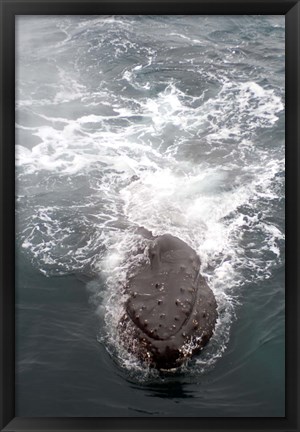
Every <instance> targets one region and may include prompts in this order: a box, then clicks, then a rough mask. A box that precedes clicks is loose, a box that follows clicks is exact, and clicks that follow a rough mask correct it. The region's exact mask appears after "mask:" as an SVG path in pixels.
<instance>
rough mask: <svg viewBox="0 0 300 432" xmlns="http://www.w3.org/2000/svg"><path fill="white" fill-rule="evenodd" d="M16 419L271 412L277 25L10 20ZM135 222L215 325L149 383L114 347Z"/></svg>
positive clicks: (280, 211) (279, 401)
mask: <svg viewBox="0 0 300 432" xmlns="http://www.w3.org/2000/svg"><path fill="white" fill-rule="evenodd" d="M16 28H17V34H16V41H17V58H16V76H17V81H16V91H17V98H16V182H17V198H16V222H17V234H16V244H17V247H16V249H17V259H16V282H17V283H16V386H17V387H16V394H17V400H16V411H17V412H16V414H17V415H18V416H68V417H69V416H97V417H98V416H179V417H183V416H197V417H198V416H211V417H217V416H234V417H236V416H284V414H285V412H284V403H285V393H284V387H285V376H284V375H285V358H284V342H285V337H284V319H285V307H284V292H285V287H284V269H285V259H284V219H285V215H284V200H285V197H284V178H285V177H284V176H285V171H284V170H285V167H284V165H285V164H284V121H285V119H284V17H280V16H234V17H230V16H222V17H218V16H209V17H206V16H141V17H139V16H136V17H130V16H125V17H121V16H118V17H112V16H109V17H98V16H93V17H89V16H85V17H76V16H73V17H67V16H65V17H64V16H60V17H55V16H53V17H51V16H48V17H43V16H40V17H30V16H23V17H18V19H17V26H16ZM141 225H142V226H145V227H146V228H148V229H149V230H151V231H152V232H153V233H154V234H157V235H158V234H162V233H165V232H169V233H171V234H173V235H176V236H178V237H180V238H181V239H183V240H184V241H186V242H187V243H188V244H190V245H191V246H192V247H193V248H194V249H195V250H196V251H197V252H198V253H199V256H200V258H201V261H202V268H201V271H202V273H203V274H204V275H205V276H206V278H207V280H208V283H209V285H210V286H211V288H212V289H213V291H214V293H215V296H216V299H217V302H218V312H219V319H218V323H217V326H216V331H215V334H214V336H213V338H212V339H211V341H210V343H209V344H208V346H207V347H206V348H205V349H204V350H203V352H202V353H201V354H200V355H199V356H197V357H196V358H194V359H193V360H192V361H190V362H189V363H188V364H187V365H185V366H184V368H182V370H180V371H178V372H177V373H174V374H171V375H159V374H158V373H157V372H155V371H151V370H148V369H146V368H145V367H144V366H143V365H141V364H139V362H138V361H137V360H136V359H135V358H134V357H133V356H132V355H130V354H128V353H127V352H126V351H124V349H123V348H122V347H121V346H120V344H119V341H118V334H117V332H116V324H117V322H118V319H119V318H120V316H121V314H122V304H123V296H122V292H120V288H119V284H118V282H122V281H124V278H125V276H126V273H127V272H128V271H130V268H131V266H132V265H133V264H134V257H133V256H132V250H134V249H135V248H136V247H137V246H138V244H139V243H140V242H141V241H142V240H141V239H140V238H138V237H137V236H136V234H135V232H134V229H135V228H136V227H137V226H141Z"/></svg>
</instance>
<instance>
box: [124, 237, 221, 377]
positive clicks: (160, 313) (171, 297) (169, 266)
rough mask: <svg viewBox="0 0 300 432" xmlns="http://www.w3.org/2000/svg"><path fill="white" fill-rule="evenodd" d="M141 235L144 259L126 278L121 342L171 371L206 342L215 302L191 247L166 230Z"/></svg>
mask: <svg viewBox="0 0 300 432" xmlns="http://www.w3.org/2000/svg"><path fill="white" fill-rule="evenodd" d="M144 234H145V235H146V237H148V239H150V244H149V248H148V254H149V262H148V263H147V264H143V265H141V266H140V267H139V268H138V269H136V274H135V275H134V276H132V277H131V278H129V279H128V281H127V285H126V288H125V292H126V293H127V294H128V296H129V297H128V300H127V302H126V304H125V314H124V315H123V317H122V318H121V320H120V322H119V330H120V335H121V340H122V342H123V344H124V346H125V347H126V349H127V350H128V351H130V352H132V353H133V354H134V355H135V356H137V357H138V358H139V359H141V360H142V361H143V362H146V363H147V364H148V365H149V366H151V367H155V368H157V369H162V370H169V369H174V368H178V367H179V366H180V365H181V364H182V363H183V362H185V361H186V359H187V358H189V357H191V356H192V355H193V354H195V353H197V352H199V351H200V350H201V348H203V347H204V346H205V345H206V344H207V343H208V341H209V339H210V338H211V336H212V335H213V332H214V328H215V323H216V320H217V303H216V300H215V297H214V294H213V292H212V290H211V289H210V288H209V286H208V285H207V283H206V281H205V279H204V277H203V276H202V275H201V274H200V271H199V270H200V258H199V257H198V255H197V254H196V252H195V251H194V250H193V249H192V248H191V247H190V246H188V245H187V244H186V243H185V242H184V241H182V240H180V239H179V238H177V237H174V236H172V235H170V234H164V235H162V236H158V237H153V236H152V235H151V233H149V232H148V231H145V232H144Z"/></svg>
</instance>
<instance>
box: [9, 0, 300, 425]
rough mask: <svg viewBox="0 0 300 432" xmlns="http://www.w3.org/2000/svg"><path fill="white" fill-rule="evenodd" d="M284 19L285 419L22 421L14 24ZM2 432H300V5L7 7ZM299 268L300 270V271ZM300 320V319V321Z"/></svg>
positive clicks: (222, 2) (94, 2)
mask: <svg viewBox="0 0 300 432" xmlns="http://www.w3.org/2000/svg"><path fill="white" fill-rule="evenodd" d="M187 12H188V14H189V15H194V14H199V15H201V14H211V15H256V14H258V15H265V14H270V15H272V14H274V15H285V22H286V30H285V31H286V74H285V84H286V96H285V97H286V106H285V109H286V126H285V133H286V135H285V136H286V148H285V149H286V197H287V200H286V256H287V260H286V311H287V312H288V313H287V314H286V416H285V417H282V418H280V417H279V418H276V417H272V418H268V417H251V418H246V417H234V418H233V417H226V418H221V417H216V418H208V417H204V418H203V417H199V418H198V417H189V418H188V417H187V418H177V417H172V418H167V417H157V418H154V417H136V418H132V417H125V418H121V417H116V418H107V417H101V418H98V417H61V418H59V417H58V418H56V417H40V418H33V417H30V418H21V417H15V407H14V404H15V346H14V339H15V320H14V310H15V294H14V278H15V275H14V268H15V250H14V243H15V222H14V208H15V179H14V170H15V160H14V145H15V121H14V120H15V16H16V15H31V14H32V15H35V14H36V15H64V14H65V15H97V14H99V15H103V14H104V15H106V14H116V15H120V14H125V15H136V14H152V15H156V14H160V15H163V14H166V15H169V14H170V15H172V14H175V15H178V14H179V15H180V14H183V15H186V14H187ZM0 29H1V35H0V38H1V40H0V64H1V68H0V86H1V90H0V95H2V97H1V100H0V102H1V104H0V113H1V115H0V134H1V142H0V203H1V210H2V211H1V213H0V342H1V349H0V430H1V431H3V432H12V431H58V430H61V431H66V430H74V431H87V430H99V431H108V430H110V431H112V430H113V431H115V432H117V431H123V430H143V431H144V432H150V431H153V430H156V431H157V432H159V431H168V430H169V431H175V430H193V431H196V430H198V431H200V430H201V431H203V432H205V431H215V432H217V431H226V430H228V431H230V430H241V431H252V430H256V431H267V430H270V431H275V430H284V431H285V432H287V431H289V432H294V431H295V432H296V431H299V430H300V412H299V413H298V412H297V407H298V406H299V405H300V404H299V402H300V400H299V390H300V385H299V384H300V380H299V376H300V374H299V371H298V367H299V358H300V352H299V346H300V344H299V342H298V343H297V341H299V338H300V331H299V330H300V329H299V322H300V320H299V315H300V304H299V299H300V295H299V293H298V284H299V268H300V263H299V259H298V254H299V240H300V230H299V216H300V211H299V210H300V200H299V194H300V187H299V186H300V182H299V181H300V170H299V162H300V157H299V156H300V152H299V148H300V147H299V138H300V133H299V132H300V128H299V123H300V85H299V84H300V0H229V1H226V0H188V1H187V2H184V0H152V1H149V0H130V1H127V0H110V1H109V0H103V1H102V0H88V1H84V0H64V1H60V0H52V1H50V0H46V1H42V0H31V1H30V0H17V1H16V0H0ZM298 264H299V266H298ZM297 312H298V314H299V315H298V314H297Z"/></svg>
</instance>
